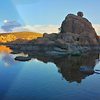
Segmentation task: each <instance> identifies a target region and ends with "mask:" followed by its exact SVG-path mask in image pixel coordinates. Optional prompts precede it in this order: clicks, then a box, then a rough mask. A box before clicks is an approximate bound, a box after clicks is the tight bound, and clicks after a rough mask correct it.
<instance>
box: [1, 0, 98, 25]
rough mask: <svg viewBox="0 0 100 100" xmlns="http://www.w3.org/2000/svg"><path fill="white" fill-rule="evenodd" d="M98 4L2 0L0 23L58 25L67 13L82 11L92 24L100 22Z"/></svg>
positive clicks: (88, 0) (64, 0)
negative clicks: (10, 21)
mask: <svg viewBox="0 0 100 100" xmlns="http://www.w3.org/2000/svg"><path fill="white" fill-rule="evenodd" d="M99 4H100V1H99V0H98V1H96V0H2V2H0V25H2V24H3V21H4V20H14V21H17V22H19V23H21V24H25V25H60V24H61V22H62V21H63V19H64V18H65V16H66V15H67V14H68V13H74V14H76V13H77V12H78V11H83V12H84V17H86V18H88V19H89V20H90V21H91V22H92V23H93V24H100V13H99V11H100V5H99Z"/></svg>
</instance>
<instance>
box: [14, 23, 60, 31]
mask: <svg viewBox="0 0 100 100" xmlns="http://www.w3.org/2000/svg"><path fill="white" fill-rule="evenodd" d="M58 28H59V25H26V26H21V27H15V28H13V30H12V31H13V32H18V31H19V32H20V31H31V32H40V33H57V32H58Z"/></svg>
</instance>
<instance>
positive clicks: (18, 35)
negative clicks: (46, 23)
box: [0, 32, 43, 43]
mask: <svg viewBox="0 0 100 100" xmlns="http://www.w3.org/2000/svg"><path fill="white" fill-rule="evenodd" d="M42 36H43V35H42V34H40V33H37V32H13V33H2V34H0V42H1V43H6V42H11V41H15V40H18V39H22V40H32V39H36V38H38V37H42Z"/></svg>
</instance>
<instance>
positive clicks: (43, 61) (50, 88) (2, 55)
mask: <svg viewBox="0 0 100 100" xmlns="http://www.w3.org/2000/svg"><path fill="white" fill-rule="evenodd" d="M2 48H4V47H2ZM2 48H0V49H2ZM0 51H1V52H0V100H100V74H99V73H93V74H89V73H83V72H81V71H80V67H81V66H87V67H90V68H92V69H94V70H100V62H99V54H97V53H96V54H87V55H84V56H77V57H75V56H73V57H71V56H68V57H48V56H46V55H38V54H34V53H32V52H30V53H14V52H12V51H11V50H10V49H9V48H6V49H3V50H0ZM3 51H4V52H3ZM18 56H24V57H27V56H29V57H30V58H31V60H28V61H18V60H15V58H16V57H18Z"/></svg>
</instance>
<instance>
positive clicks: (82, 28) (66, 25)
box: [60, 12, 99, 45]
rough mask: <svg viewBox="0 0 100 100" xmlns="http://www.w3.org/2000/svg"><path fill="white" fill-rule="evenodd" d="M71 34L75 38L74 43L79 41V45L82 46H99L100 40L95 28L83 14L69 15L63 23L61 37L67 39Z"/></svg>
mask: <svg viewBox="0 0 100 100" xmlns="http://www.w3.org/2000/svg"><path fill="white" fill-rule="evenodd" d="M69 33H72V34H73V35H74V36H73V40H74V42H75V41H77V42H78V43H79V44H82V45H98V44H99V38H98V36H97V34H96V32H95V30H94V28H93V27H92V24H91V23H90V22H89V21H88V20H87V19H86V18H84V17H83V13H82V12H78V13H77V15H73V14H68V15H67V16H66V18H65V20H64V21H63V22H62V25H61V32H60V34H61V36H62V37H66V35H67V34H69ZM70 35H71V34H70ZM71 36H72V35H71ZM67 38H68V37H67ZM67 38H66V40H67ZM74 38H75V39H74Z"/></svg>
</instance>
